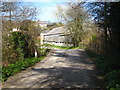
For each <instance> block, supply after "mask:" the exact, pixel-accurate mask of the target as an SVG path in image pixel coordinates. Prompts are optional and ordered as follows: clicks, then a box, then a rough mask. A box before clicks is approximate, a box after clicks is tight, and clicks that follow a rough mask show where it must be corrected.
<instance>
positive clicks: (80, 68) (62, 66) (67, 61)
mask: <svg viewBox="0 0 120 90" xmlns="http://www.w3.org/2000/svg"><path fill="white" fill-rule="evenodd" d="M97 77H98V76H97V71H96V70H95V65H94V63H93V62H92V61H91V60H90V58H89V57H88V56H87V55H86V54H85V52H84V50H78V49H68V50H63V49H55V50H54V51H52V52H50V53H49V55H48V56H47V57H46V58H45V59H44V60H43V61H41V62H39V63H37V64H36V65H35V66H34V67H32V68H29V69H27V70H25V71H22V72H21V73H18V74H16V75H14V76H12V77H10V78H9V79H8V80H7V81H6V82H5V83H4V85H3V87H4V88H63V87H64V88H99V87H101V83H102V82H101V80H99V79H98V78H97Z"/></svg>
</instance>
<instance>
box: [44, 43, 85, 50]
mask: <svg viewBox="0 0 120 90" xmlns="http://www.w3.org/2000/svg"><path fill="white" fill-rule="evenodd" d="M42 46H45V47H53V48H59V49H84V48H85V47H84V46H83V45H81V46H79V47H64V46H57V45H52V44H44V45H42Z"/></svg>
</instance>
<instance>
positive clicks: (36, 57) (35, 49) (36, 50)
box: [35, 49, 37, 58]
mask: <svg viewBox="0 0 120 90" xmlns="http://www.w3.org/2000/svg"><path fill="white" fill-rule="evenodd" d="M35 58H37V50H36V49H35Z"/></svg>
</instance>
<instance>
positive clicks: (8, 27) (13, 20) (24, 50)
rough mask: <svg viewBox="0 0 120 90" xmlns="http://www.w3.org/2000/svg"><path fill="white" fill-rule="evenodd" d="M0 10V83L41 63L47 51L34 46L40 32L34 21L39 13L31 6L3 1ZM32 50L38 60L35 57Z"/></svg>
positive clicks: (29, 4)
mask: <svg viewBox="0 0 120 90" xmlns="http://www.w3.org/2000/svg"><path fill="white" fill-rule="evenodd" d="M0 9H1V10H2V12H3V13H4V14H3V15H2V25H3V28H2V29H3V32H2V63H1V67H0V68H2V71H1V73H0V74H2V78H1V81H3V82H4V81H6V80H7V78H8V77H10V76H12V75H14V74H16V73H18V72H20V71H22V70H25V69H27V68H28V67H30V66H33V65H34V64H35V63H37V62H39V61H41V60H42V59H43V58H44V57H45V56H46V55H47V51H48V50H46V49H40V48H38V47H37V45H36V43H38V41H37V42H36V38H37V37H38V35H39V34H40V32H41V29H40V27H39V26H37V25H36V22H34V20H33V19H34V18H35V17H36V15H37V11H38V10H37V9H36V8H35V7H33V6H32V5H31V3H26V4H24V5H23V4H22V3H21V2H2V3H1V6H0ZM5 13H8V14H7V15H6V14H5ZM13 29H15V31H13ZM35 51H37V57H38V58H35Z"/></svg>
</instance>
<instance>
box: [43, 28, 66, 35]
mask: <svg viewBox="0 0 120 90" xmlns="http://www.w3.org/2000/svg"><path fill="white" fill-rule="evenodd" d="M43 33H44V34H45V35H50V34H68V30H67V28H66V27H65V26H62V27H57V28H53V29H52V30H46V31H44V32H43Z"/></svg>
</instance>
